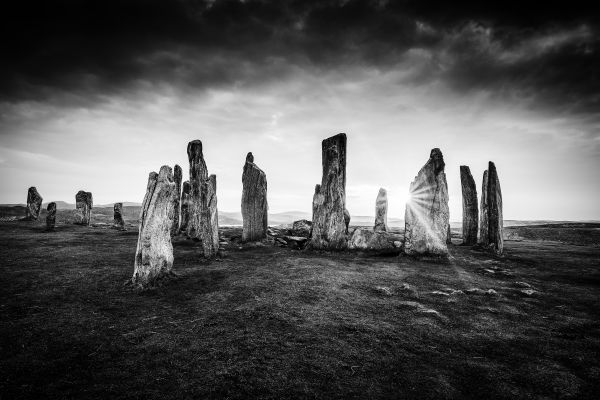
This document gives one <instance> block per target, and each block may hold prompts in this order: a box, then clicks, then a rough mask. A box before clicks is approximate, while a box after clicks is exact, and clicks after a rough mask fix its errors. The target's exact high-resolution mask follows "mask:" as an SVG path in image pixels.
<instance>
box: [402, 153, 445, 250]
mask: <svg viewBox="0 0 600 400" xmlns="http://www.w3.org/2000/svg"><path fill="white" fill-rule="evenodd" d="M444 167H445V163H444V157H443V155H442V152H441V151H440V149H433V150H431V154H430V156H429V160H428V161H427V163H426V164H425V165H424V166H423V168H421V170H420V171H419V173H418V174H417V176H416V177H415V180H414V181H413V182H411V184H410V195H411V197H410V198H411V200H410V202H408V203H407V204H406V214H405V218H404V219H405V229H404V252H405V253H406V254H409V255H436V256H447V255H448V246H447V243H446V242H447V239H448V228H449V223H450V211H449V208H448V184H447V183H446V174H445V173H444Z"/></svg>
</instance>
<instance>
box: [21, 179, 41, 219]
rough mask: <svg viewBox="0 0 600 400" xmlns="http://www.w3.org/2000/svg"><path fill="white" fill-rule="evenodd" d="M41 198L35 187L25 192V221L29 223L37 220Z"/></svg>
mask: <svg viewBox="0 0 600 400" xmlns="http://www.w3.org/2000/svg"><path fill="white" fill-rule="evenodd" d="M42 200H43V199H42V196H40V194H39V193H38V191H37V189H36V187H35V186H32V187H30V188H29V190H27V208H26V209H25V219H26V220H29V221H34V220H37V219H38V217H39V216H40V210H41V209H42Z"/></svg>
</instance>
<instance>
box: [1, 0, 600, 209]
mask: <svg viewBox="0 0 600 400" xmlns="http://www.w3.org/2000/svg"><path fill="white" fill-rule="evenodd" d="M536 3H539V2H534V1H529V0H521V1H513V0H507V1H502V2H497V1H489V2H480V1H477V2H476V1H460V0H459V1H453V2H447V1H444V2H441V1H427V0H425V1H383V0H378V1H367V0H345V1H342V0H335V1H334V0H325V1H315V2H310V1H297V0H280V1H255V0H246V1H239V0H213V1H200V0H169V1H166V0H143V1H142V0H120V1H116V0H89V1H82V0H77V1H76V0H55V1H52V2H49V1H36V0H33V1H28V2H23V1H6V2H3V4H2V12H1V13H0V15H1V16H0V19H1V23H0V37H1V39H0V44H1V48H0V50H1V51H2V53H3V54H2V56H1V57H0V60H1V61H0V181H1V182H2V191H1V192H0V203H24V202H25V201H26V195H27V188H28V187H29V186H36V187H37V189H38V191H39V192H40V194H41V195H42V197H43V198H44V201H45V202H46V201H59V200H62V201H67V202H70V203H74V202H75V199H74V197H75V193H77V191H79V190H82V189H84V190H86V191H91V192H92V193H93V196H94V203H96V204H108V203H113V202H117V201H131V202H141V201H142V199H143V197H144V194H145V189H146V183H147V177H148V173H149V172H151V171H158V170H159V169H160V167H161V166H162V165H170V166H173V165H174V164H179V165H180V166H181V167H182V168H183V171H184V179H187V176H188V168H189V163H188V160H187V154H186V147H187V143H188V142H189V141H191V140H194V139H200V140H202V142H203V147H204V157H205V160H206V164H207V166H208V170H209V173H211V174H216V175H217V196H218V207H219V209H220V210H223V211H239V210H240V202H241V190H242V186H241V176H242V169H243V165H244V161H245V156H246V153H247V152H249V151H252V153H253V154H254V157H255V163H256V164H257V165H258V166H259V167H260V168H261V169H262V170H263V171H265V173H266V176H267V181H268V202H269V208H270V212H283V211H292V210H298V211H305V212H310V210H311V202H312V196H313V193H314V186H315V184H317V183H320V181H321V141H322V140H323V139H325V138H327V137H329V136H332V135H335V134H337V133H339V132H345V133H346V134H347V137H348V150H347V157H348V159H347V188H346V194H347V208H348V210H349V211H350V213H351V214H352V215H374V211H375V210H374V209H375V199H376V197H377V193H378V190H379V188H380V187H384V188H386V189H387V191H388V201H389V210H388V216H390V217H400V218H402V217H403V216H404V208H405V202H406V199H407V195H408V188H409V185H410V182H411V181H412V180H413V179H414V177H415V175H416V174H417V172H418V171H419V169H420V168H421V167H422V166H423V165H424V164H425V162H426V161H427V159H428V157H429V153H430V150H431V149H432V148H435V147H438V148H440V149H441V150H442V152H443V154H444V159H445V162H446V176H447V180H448V187H449V195H450V214H451V215H450V218H451V220H452V221H460V220H461V218H462V200H461V188H460V171H459V166H460V165H468V166H469V167H470V168H471V172H472V173H473V176H474V178H475V181H476V183H477V186H478V190H479V192H480V191H481V180H482V175H483V171H484V170H485V169H486V168H487V163H488V161H494V163H495V164H496V167H497V170H498V175H499V178H500V183H501V187H502V193H503V200H504V218H505V219H529V220H531V219H554V220H600V201H598V198H600V179H598V178H599V172H598V171H599V170H600V113H599V111H600V77H599V73H600V53H599V51H600V35H599V32H598V30H599V28H600V23H599V17H598V14H597V13H594V12H593V11H592V9H591V7H592V5H591V4H588V3H591V2H584V1H579V0H573V1H569V2H553V1H549V2H544V3H543V6H539V5H538V4H536Z"/></svg>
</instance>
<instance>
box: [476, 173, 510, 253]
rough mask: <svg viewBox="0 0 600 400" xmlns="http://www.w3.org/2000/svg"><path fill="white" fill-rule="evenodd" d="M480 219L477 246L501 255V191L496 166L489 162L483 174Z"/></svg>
mask: <svg viewBox="0 0 600 400" xmlns="http://www.w3.org/2000/svg"><path fill="white" fill-rule="evenodd" d="M480 218H481V220H480V224H479V245H480V246H481V247H483V248H485V249H488V250H490V251H492V252H494V253H496V254H498V255H501V254H502V252H503V251H504V239H503V237H502V235H503V230H504V222H503V217H502V190H501V189H500V180H499V179H498V172H497V171H496V165H495V164H494V163H493V162H491V161H490V162H489V163H488V169H487V171H485V172H484V173H483V183H482V188H481V217H480Z"/></svg>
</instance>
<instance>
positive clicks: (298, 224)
mask: <svg viewBox="0 0 600 400" xmlns="http://www.w3.org/2000/svg"><path fill="white" fill-rule="evenodd" d="M311 229H312V222H311V221H309V220H307V219H301V220H298V221H294V222H293V223H292V229H291V233H292V235H293V236H302V237H309V236H310V230H311Z"/></svg>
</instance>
